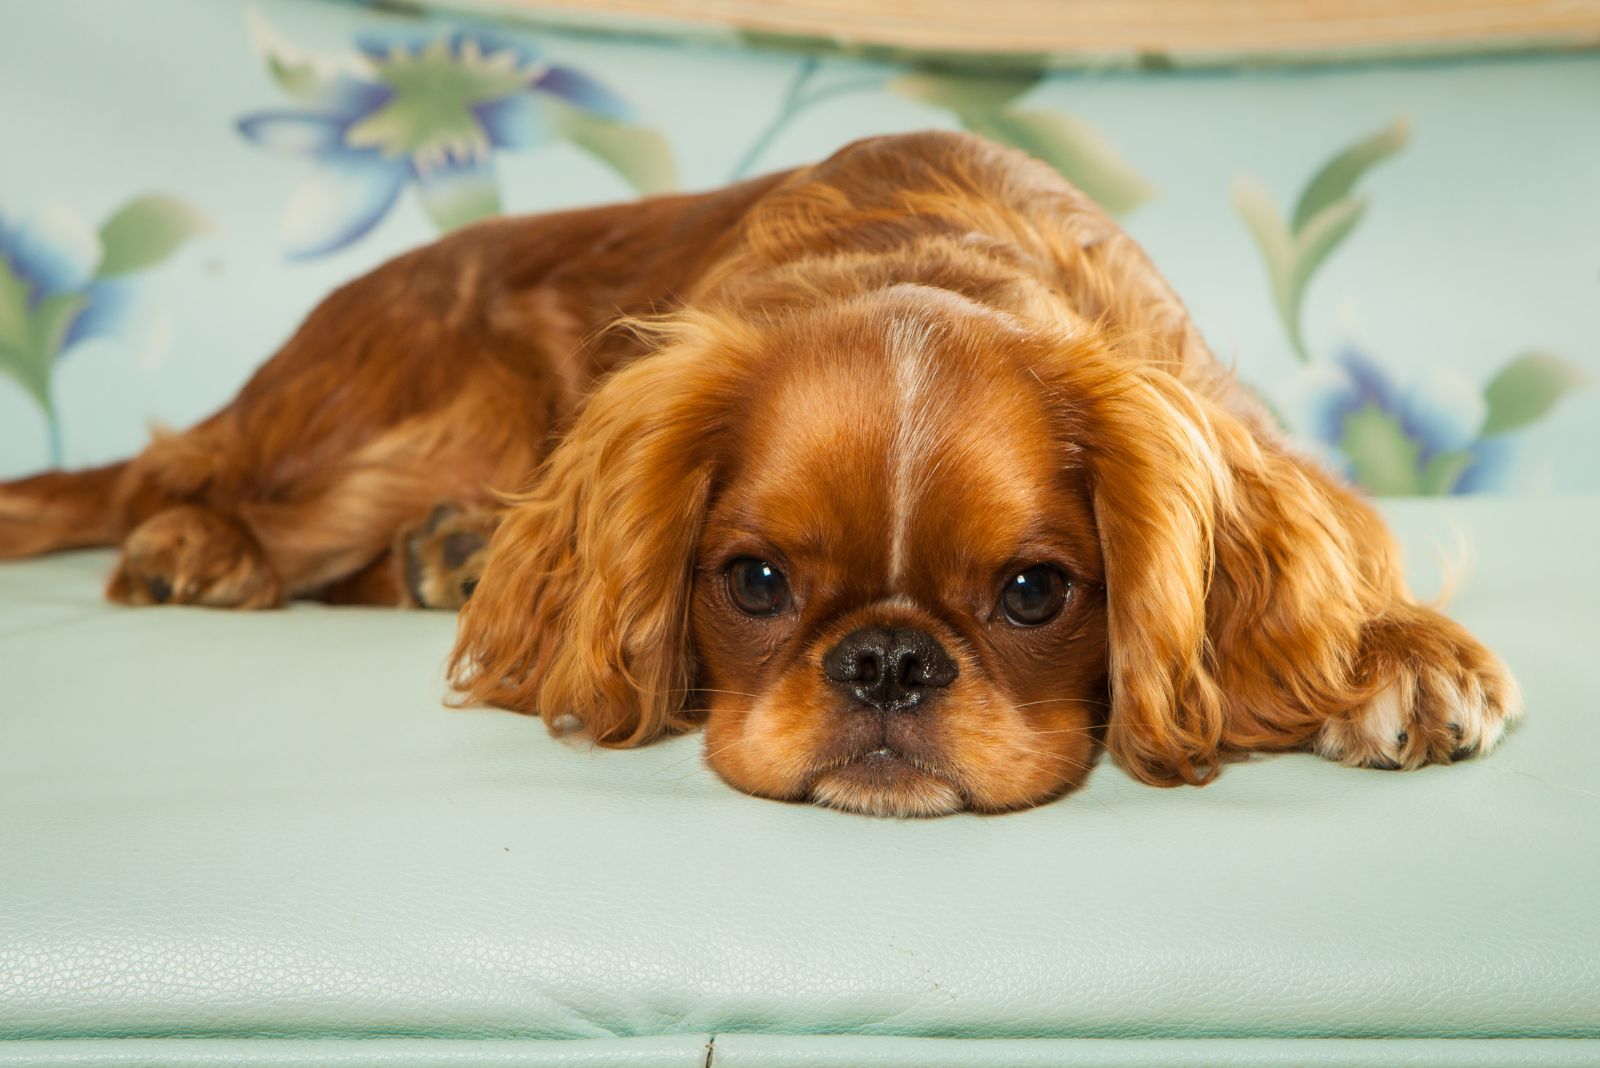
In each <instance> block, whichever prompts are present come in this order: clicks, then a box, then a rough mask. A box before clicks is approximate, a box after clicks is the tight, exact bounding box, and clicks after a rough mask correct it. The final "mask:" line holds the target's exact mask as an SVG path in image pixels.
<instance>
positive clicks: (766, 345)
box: [454, 286, 1226, 815]
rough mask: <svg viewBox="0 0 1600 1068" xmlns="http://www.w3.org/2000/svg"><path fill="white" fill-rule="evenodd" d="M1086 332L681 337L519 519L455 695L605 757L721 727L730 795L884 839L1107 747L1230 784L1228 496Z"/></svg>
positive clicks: (810, 318)
mask: <svg viewBox="0 0 1600 1068" xmlns="http://www.w3.org/2000/svg"><path fill="white" fill-rule="evenodd" d="M1079 334H1080V336H1067V335H1065V334H1058V333H1055V332H1052V331H1048V330H1045V329H1043V328H1039V327H1036V326H1032V325H1024V324H1023V323H1022V322H1020V321H1019V320H1016V319H1014V318H1011V317H1009V316H1007V315H1005V314H1003V313H999V312H996V311H994V310H992V309H989V308H986V307H983V306H980V305H978V304H975V303H971V302H968V301H966V300H964V299H962V298H959V297H956V296H953V295H951V294H949V293H946V292H943V291H939V290H933V289H928V288H923V287H912V286H902V287H896V288H893V289H889V290H884V291H880V292H877V293H875V294H872V295H869V296H867V297H864V298H858V299H856V300H854V301H851V302H849V303H846V304H844V305H842V306H838V307H832V308H828V309H826V310H823V311H817V312H812V313H806V314H795V315H790V316H780V317H776V318H774V319H773V321H771V322H770V323H766V324H755V325H753V324H751V323H749V322H746V321H742V320H736V319H729V318H725V317H721V316H718V315H716V314H714V313H699V314H688V315H684V316H680V317H678V318H677V319H675V320H674V321H673V322H671V323H670V324H668V325H667V326H665V327H663V328H661V337H660V338H659V342H660V348H659V350H658V351H657V352H655V353H654V354H652V355H650V356H647V357H644V358H642V359H640V360H638V361H637V362H635V363H633V364H631V365H630V366H628V367H626V368H625V369H623V370H622V371H620V372H618V373H616V374H615V375H614V376H613V377H611V378H610V379H608V380H607V381H606V382H605V383H604V385H603V386H601V388H600V389H599V390H598V391H597V393H596V394H595V395H594V397H593V398H592V399H591V400H590V402H589V403H588V405H587V406H586V408H585V410H584V412H583V414H582V415H581V417H580V418H579V420H578V421H577V423H576V425H575V426H574V428H573V430H572V431H571V433H570V434H569V435H568V437H567V439H566V440H565V441H564V442H563V443H562V444H561V445H560V446H559V447H558V448H557V449H556V451H555V452H554V454H553V455H552V456H551V457H550V460H549V462H548V463H547V465H546V467H545V469H544V470H543V472H542V474H541V476H540V478H539V480H538V482H537V483H536V484H535V485H534V487H533V489H532V490H531V492H529V493H528V494H527V495H525V496H524V497H522V498H520V499H519V500H518V502H517V503H516V504H515V505H514V506H513V507H512V508H511V509H510V511H509V512H508V514H507V516H506V519H505V522H504V523H503V525H502V526H501V527H500V529H499V531H498V532H497V534H496V535H495V538H494V541H493V543H492V545H491V549H490V556H489V561H488V564H487V568H486V571H485V574H484V576H483V579H482V582H481V584H480V585H479V587H478V590H477V593H476V594H475V596H474V597H473V599H472V600H471V601H470V602H469V603H468V605H467V607H466V609H465V611H464V614H463V616H462V619H461V624H460V638H459V642H458V646H457V649H456V653H455V660H454V677H455V681H456V684H457V686H458V687H459V688H460V689H461V690H462V692H463V694H464V696H465V697H466V698H467V699H468V700H472V701H480V702H485V703H489V704H495V705H500V706H503V707H508V708H512V709H516V710H519V711H524V712H531V713H538V714H540V715H542V716H543V717H544V718H545V719H546V720H547V721H548V722H551V723H552V724H554V723H557V722H559V721H560V720H562V718H563V717H567V716H571V717H575V718H576V719H577V720H578V721H579V722H580V723H581V724H582V725H583V726H584V728H586V729H587V730H588V731H589V732H590V733H591V734H592V736H593V737H594V738H595V739H596V740H597V741H598V742H600V743H601V744H605V745H632V744H637V743H640V742H643V741H646V740H648V739H650V738H652V737H655V736H657V735H659V734H661V733H663V732H666V731H671V730H674V729H681V728H683V727H686V726H688V725H690V724H691V723H694V722H698V721H700V720H702V719H704V721H705V723H706V756H707V760H708V762H709V763H710V765H711V767H713V768H714V769H715V770H716V771H717V772H718V773H719V774H720V775H721V776H722V777H723V778H724V779H726V780H727V781H728V782H730V783H731V784H733V785H734V786H736V787H738V788H740V789H742V790H745V791H748V792H750V793H753V794H758V795H761V796H766V797H774V798H783V799H791V800H809V801H814V802H820V803H823V804H828V805H832V806H836V807H839V808H846V809H853V810H857V811H862V812H870V813H878V814H893V815H936V814H940V813H945V812H951V811H955V810H959V809H963V808H971V809H974V810H979V811H1001V810H1006V809H1012V808H1017V807H1022V806H1027V805H1031V804H1036V803H1038V802H1040V801H1042V800H1045V799H1048V798H1050V797H1053V796H1055V795H1057V794H1059V793H1061V792H1063V791H1065V790H1067V789H1069V788H1071V787H1072V786H1074V785H1075V784H1076V783H1078V782H1079V781H1080V780H1081V779H1082V778H1083V776H1084V775H1085V774H1086V772H1087V771H1088V768H1089V766H1090V764H1091V762H1092V760H1093V757H1094V755H1095V752H1096V748H1097V745H1098V744H1099V743H1100V742H1101V741H1103V742H1104V743H1105V744H1107V745H1108V746H1109V747H1110V748H1111V749H1112V751H1113V752H1114V753H1115V754H1116V755H1117V756H1118V757H1119V758H1120V759H1122V760H1123V762H1124V763H1125V764H1126V765H1128V766H1129V767H1130V768H1132V769H1133V770H1135V772H1136V773H1138V774H1140V775H1141V776H1142V777H1145V778H1147V779H1150V780H1152V781H1177V780H1183V779H1188V780H1190V781H1195V780H1197V779H1200V778H1203V777H1205V776H1206V775H1207V774H1208V773H1209V769H1208V764H1209V763H1210V762H1211V760H1212V759H1213V758H1214V756H1215V750H1216V745H1217V739H1218V727H1217V721H1218V716H1217V711H1216V697H1215V694H1214V692H1212V691H1213V690H1214V684H1213V683H1212V681H1211V677H1210V675H1209V674H1208V672H1207V670H1206V667H1205V664H1204V659H1205V656H1206V649H1205V646H1206V593H1207V590H1206V587H1207V583H1208V581H1209V578H1210V570H1211V553H1212V546H1211V539H1212V536H1213V530H1212V522H1213V517H1214V516H1215V514H1216V510H1217V507H1218V497H1219V495H1220V494H1222V493H1224V492H1225V491H1224V489H1223V481H1224V480H1225V477H1226V476H1225V475H1224V474H1223V472H1222V471H1221V470H1220V468H1219V464H1218V462H1217V460H1216V443H1215V441H1214V440H1213V439H1212V438H1211V433H1212V431H1211V429H1210V422H1209V421H1208V420H1207V419H1206V418H1205V416H1204V414H1203V413H1202V412H1201V411H1200V410H1199V408H1198V407H1197V404H1198V402H1197V400H1196V399H1195V398H1194V397H1193V396H1192V395H1191V394H1190V393H1189V391H1188V390H1186V389H1185V388H1184V387H1182V386H1181V385H1180V384H1179V383H1178V382H1177V380H1176V379H1175V378H1173V377H1172V376H1170V375H1167V374H1165V373H1163V372H1159V371H1152V370H1149V369H1147V368H1143V367H1141V366H1138V365H1136V364H1135V363H1134V362H1133V361H1131V360H1128V359H1124V358H1120V357H1119V356H1118V354H1117V352H1116V351H1115V349H1114V348H1113V347H1112V346H1111V344H1110V343H1108V342H1106V341H1104V340H1103V339H1100V338H1099V337H1097V336H1096V335H1095V334H1094V333H1093V332H1092V331H1087V330H1086V331H1080V332H1079Z"/></svg>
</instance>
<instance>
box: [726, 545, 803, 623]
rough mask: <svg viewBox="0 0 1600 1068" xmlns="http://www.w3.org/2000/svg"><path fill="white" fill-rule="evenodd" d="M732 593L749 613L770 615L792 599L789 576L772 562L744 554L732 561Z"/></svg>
mask: <svg viewBox="0 0 1600 1068" xmlns="http://www.w3.org/2000/svg"><path fill="white" fill-rule="evenodd" d="M728 597H729V598H730V599H732V601H733V603H734V605H735V607H737V608H738V609H739V611H741V612H743V613H744V614H745V615H747V616H770V615H774V614H776V613H777V612H779V611H781V610H782V609H783V608H784V606H785V605H787V604H788V603H789V580H788V579H786V578H784V577H783V572H782V571H779V570H778V569H777V567H775V566H774V565H773V564H772V563H770V562H769V561H766V560H757V559H756V558H755V557H753V556H741V557H739V559H737V560H735V561H734V562H733V563H731V564H729V565H728Z"/></svg>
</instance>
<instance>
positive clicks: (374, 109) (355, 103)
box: [238, 26, 632, 258]
mask: <svg viewBox="0 0 1600 1068" xmlns="http://www.w3.org/2000/svg"><path fill="white" fill-rule="evenodd" d="M260 31H262V28H261V27H259V26H258V33H259V32H260ZM263 48H264V50H265V51H266V52H267V53H268V60H269V66H270V67H271V69H272V71H273V74H274V76H275V77H276V78H277V80H278V82H279V84H280V85H282V86H283V87H284V88H285V89H286V90H287V91H288V92H290V94H291V95H293V96H296V97H297V98H299V99H300V100H301V101H302V102H303V103H305V104H307V105H309V106H308V107H305V108H303V109H297V110H275V111H262V112H257V113H255V114H252V115H247V116H245V117H244V118H242V119H240V120H239V123H238V128H239V131H240V133H242V134H243V135H244V136H245V137H247V138H249V139H250V140H252V141H254V142H256V143H257V144H260V145H262V146H264V147H266V148H269V149H272V150H274V151H277V152H282V153H286V154H290V155H298V156H303V157H306V158H308V159H310V160H312V161H313V162H314V163H315V165H316V169H315V170H314V171H313V172H312V174H311V175H310V176H309V177H308V178H306V179H305V180H304V182H302V183H301V185H300V186H299V188H298V189H297V190H296V191H295V193H294V195H293V196H292V198H291V200H290V203H289V207H288V211H287V217H286V230H287V240H288V250H289V255H290V256H292V257H295V258H308V257H313V256H320V255H324V254H326V253H328V252H332V251H333V250H335V249H338V248H342V247H343V246H345V245H348V244H350V243H351V242H353V241H355V240H356V239H358V238H360V237H361V236H362V235H363V234H365V233H367V232H368V231H369V230H371V229H372V228H373V227H374V226H375V225H377V223H378V221H379V220H380V219H382V218H383V216H384V215H385V214H386V213H387V212H388V211H389V209H390V207H392V206H393V204H394V202H395V200H396V198H398V197H399V195H400V192H401V190H402V189H404V188H405V187H407V186H408V185H409V186H415V187H416V189H417V192H418V194H419V196H420V197H421V199H422V204H423V207H424V208H425V209H426V210H427V212H428V214H429V216H430V217H431V218H432V219H433V221H434V222H435V224H437V225H438V226H439V227H440V228H441V229H452V228H454V227H457V226H461V225H463V224H465V223H468V222H472V221H474V220H477V219H481V218H484V217H486V216H489V215H493V214H496V213H497V212H498V211H499V210H500V190H499V184H498V181H497V180H496V177H495V172H494V153H495V152H496V151H497V150H500V149H523V148H531V147H534V146H537V145H540V144H543V143H545V142H548V141H550V140H552V139H553V138H554V136H555V134H554V132H553V130H552V126H551V122H550V119H549V117H548V116H547V114H546V113H545V111H544V108H545V107H546V106H548V105H550V104H552V103H554V104H555V105H557V106H564V107H569V108H574V109H577V110H579V111H581V112H584V113H586V114H588V115H590V116H594V117H596V118H599V119H602V120H610V121H614V122H627V121H630V120H631V118H632V113H631V110H630V109H629V107H628V106H627V104H626V103H625V102H623V101H622V100H621V99H620V98H619V97H618V96H617V95H616V94H614V93H613V92H611V90H609V89H607V88H606V87H605V86H604V85H602V84H600V83H599V82H598V81H596V80H594V79H593V78H591V77H589V76H588V75H586V74H584V73H583V72H581V71H578V70H575V69H573V68H571V67H563V66H559V65H555V64H550V63H546V62H544V61H543V60H542V59H541V58H540V57H539V54H538V53H537V52H536V51H535V50H534V49H533V48H531V47H529V46H527V45H525V44H522V43H518V42H514V41H510V40H506V39H503V38H500V37H498V36H495V35H492V34H489V33H484V32H464V31H458V32H454V33H442V34H437V35H434V36H431V37H430V36H419V35H415V34H387V35H377V34H366V35H362V36H361V37H359V38H358V40H357V48H358V51H359V55H358V56H356V57H351V58H350V59H349V60H347V61H345V62H343V63H337V62H335V63H327V62H324V63H321V64H319V63H318V62H316V61H310V60H301V59H299V58H298V57H297V56H295V55H293V52H292V47H288V46H284V45H282V44H281V43H279V42H276V41H273V40H270V39H269V40H264V42H263Z"/></svg>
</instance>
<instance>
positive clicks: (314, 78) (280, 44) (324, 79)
mask: <svg viewBox="0 0 1600 1068" xmlns="http://www.w3.org/2000/svg"><path fill="white" fill-rule="evenodd" d="M245 21H246V22H247V24H248V25H249V29H250V36H251V38H252V39H253V40H254V43H255V46H256V51H258V52H260V53H261V56H262V58H263V59H265V60H266V61H267V72H268V73H269V74H271V75H272V80H273V81H275V82H277V83H278V85H279V86H280V87H281V88H282V89H283V91H284V92H286V93H288V94H289V95H290V96H292V97H294V98H295V99H296V100H299V101H301V102H303V103H307V104H317V103H325V102H326V101H325V99H324V97H325V94H326V93H327V91H328V90H329V89H330V88H331V87H332V86H333V85H334V83H335V82H336V81H337V80H338V74H337V72H336V71H334V70H332V69H331V65H330V64H328V63H321V64H319V63H318V62H317V61H315V60H313V59H311V58H310V57H308V56H306V55H304V54H303V53H302V52H301V51H300V50H299V49H298V48H296V47H295V46H294V45H293V44H291V43H290V42H289V41H287V40H286V39H284V38H283V37H281V36H280V35H279V34H278V31H276V30H274V29H273V28H272V26H271V25H270V24H269V23H268V22H267V20H266V19H264V18H262V17H261V15H260V14H259V13H258V12H257V11H256V10H255V9H254V8H251V9H249V10H247V12H246V14H245Z"/></svg>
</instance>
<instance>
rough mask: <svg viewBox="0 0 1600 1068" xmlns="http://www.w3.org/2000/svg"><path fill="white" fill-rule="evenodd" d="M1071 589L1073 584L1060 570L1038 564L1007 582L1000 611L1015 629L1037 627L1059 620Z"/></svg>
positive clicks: (1002, 593)
mask: <svg viewBox="0 0 1600 1068" xmlns="http://www.w3.org/2000/svg"><path fill="white" fill-rule="evenodd" d="M1071 590H1072V583H1071V582H1070V581H1069V580H1068V579H1067V576H1065V575H1063V574H1062V573H1061V571H1060V569H1059V568H1055V567H1051V566H1050V565H1049V564H1039V565H1038V566H1037V567H1030V568H1028V569H1027V570H1026V571H1019V572H1017V573H1016V574H1015V575H1012V576H1011V577H1010V578H1009V579H1007V580H1006V588H1005V590H1004V591H1002V592H1001V594H1000V609H1001V611H1003V612H1004V613H1005V616H1006V618H1007V619H1008V620H1010V621H1011V622H1012V623H1013V624H1015V625H1016V626H1019V627H1037V626H1039V625H1040V624H1041V623H1048V622H1050V620H1052V619H1054V618H1055V617H1056V614H1057V613H1059V612H1060V611H1061V606H1062V605H1064V604H1066V603H1067V594H1068V593H1070V592H1071Z"/></svg>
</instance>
